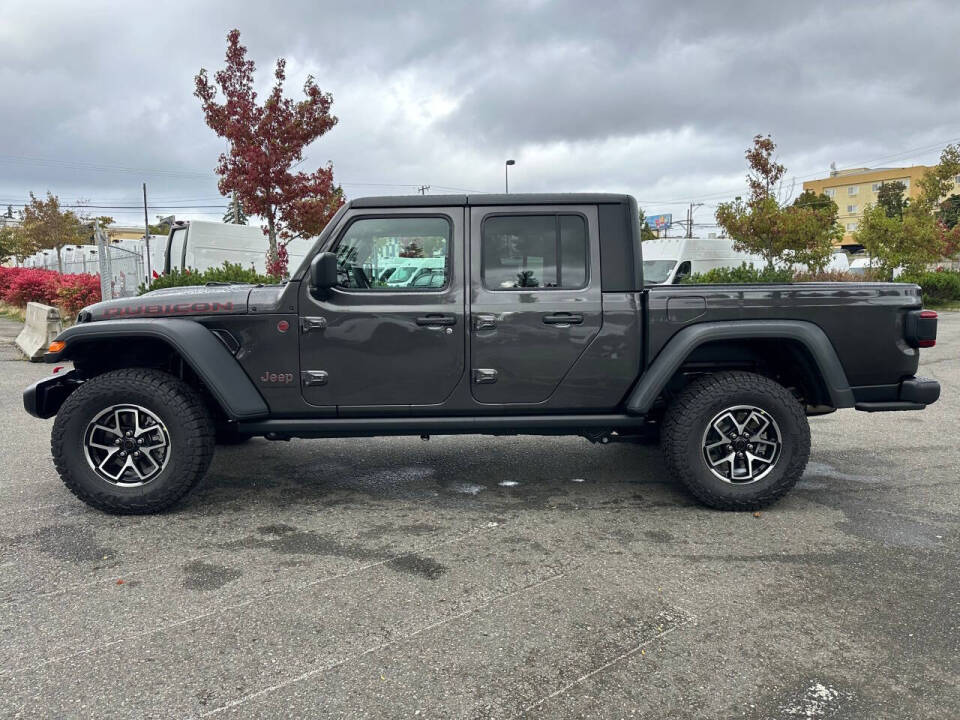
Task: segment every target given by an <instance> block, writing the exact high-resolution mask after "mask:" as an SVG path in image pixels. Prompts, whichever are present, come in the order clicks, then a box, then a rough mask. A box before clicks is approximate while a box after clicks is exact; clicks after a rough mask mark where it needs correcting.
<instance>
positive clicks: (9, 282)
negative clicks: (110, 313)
mask: <svg viewBox="0 0 960 720" xmlns="http://www.w3.org/2000/svg"><path fill="white" fill-rule="evenodd" d="M0 300H2V301H3V302H6V303H9V304H10V305H15V306H16V307H20V308H23V307H26V306H27V303H29V302H38V303H43V304H44V305H55V306H57V307H59V308H60V309H61V310H62V311H63V314H64V316H65V317H67V318H69V317H71V316H73V315H75V314H76V313H77V312H79V311H80V309H81V308H82V307H84V306H86V305H90V304H91V303H95V302H99V301H100V278H99V277H97V276H96V275H89V274H77V275H60V274H59V273H57V272H54V271H53V270H43V269H40V268H22V267H17V268H0Z"/></svg>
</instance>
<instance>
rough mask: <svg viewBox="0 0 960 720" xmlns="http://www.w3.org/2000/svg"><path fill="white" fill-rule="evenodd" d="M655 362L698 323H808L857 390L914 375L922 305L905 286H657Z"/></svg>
mask: <svg viewBox="0 0 960 720" xmlns="http://www.w3.org/2000/svg"><path fill="white" fill-rule="evenodd" d="M647 305H648V343H647V351H648V354H647V358H648V361H650V360H653V359H654V358H656V356H657V354H658V353H659V352H660V350H661V349H662V348H663V347H664V345H665V344H666V343H667V341H668V340H670V338H671V337H673V336H674V335H675V334H676V333H677V332H678V331H680V330H681V329H683V328H684V327H686V326H688V325H690V324H692V323H701V322H718V321H730V320H803V321H807V322H811V323H814V324H815V325H818V326H819V327H820V328H821V329H822V330H823V331H824V332H825V333H826V334H827V337H828V338H829V339H830V342H831V343H832V344H833V346H834V349H835V350H836V352H837V355H838V356H839V358H840V360H841V362H842V364H843V369H844V371H845V372H846V375H847V379H848V380H849V382H850V385H851V387H852V388H853V389H854V392H855V393H857V394H858V395H864V396H866V395H868V394H869V391H867V390H864V388H867V387H871V386H882V385H883V384H884V383H890V382H891V380H892V379H894V378H896V377H909V376H911V375H914V374H915V373H916V371H917V366H918V364H919V358H920V356H919V352H918V351H917V350H916V349H915V348H912V347H910V346H909V345H907V343H906V342H904V340H903V338H904V320H905V317H906V313H907V312H908V311H910V310H917V309H919V308H920V307H921V306H922V298H921V295H920V288H919V287H918V286H916V285H909V284H905V283H876V282H864V283H849V282H843V283H829V282H826V283H783V284H762V285H761V284H756V285H753V284H750V285H655V286H651V287H650V288H648V293H647Z"/></svg>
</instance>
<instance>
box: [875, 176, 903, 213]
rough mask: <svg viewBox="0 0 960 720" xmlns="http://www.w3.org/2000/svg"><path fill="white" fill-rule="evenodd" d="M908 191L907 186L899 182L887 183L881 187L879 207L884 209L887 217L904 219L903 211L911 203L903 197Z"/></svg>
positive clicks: (878, 198)
mask: <svg viewBox="0 0 960 720" xmlns="http://www.w3.org/2000/svg"><path fill="white" fill-rule="evenodd" d="M906 190H907V186H906V185H904V184H903V183H902V182H900V181H899V180H894V181H893V182H885V183H883V184H882V185H881V186H880V191H879V192H878V193H877V205H879V206H880V207H882V208H883V210H884V212H885V213H886V214H887V217H889V218H892V217H895V218H901V219H902V218H903V210H904V208H906V207H907V203H908V202H909V201H908V200H907V199H906V198H904V196H903V194H904V192H906Z"/></svg>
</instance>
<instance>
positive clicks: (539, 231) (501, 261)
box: [481, 214, 589, 290]
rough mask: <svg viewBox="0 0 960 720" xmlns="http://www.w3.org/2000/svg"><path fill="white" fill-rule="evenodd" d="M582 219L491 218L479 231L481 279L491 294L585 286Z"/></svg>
mask: <svg viewBox="0 0 960 720" xmlns="http://www.w3.org/2000/svg"><path fill="white" fill-rule="evenodd" d="M587 250H588V248H587V224H586V220H585V219H584V218H583V216H582V215H572V214H556V215H553V214H551V215H493V216H489V217H487V218H486V219H484V221H483V225H482V227H481V254H482V267H481V277H482V281H483V286H484V287H485V288H487V289H488V290H527V289H543V290H577V289H580V288H583V287H585V286H586V285H587V279H588V270H589V267H588V265H589V264H588V261H587Z"/></svg>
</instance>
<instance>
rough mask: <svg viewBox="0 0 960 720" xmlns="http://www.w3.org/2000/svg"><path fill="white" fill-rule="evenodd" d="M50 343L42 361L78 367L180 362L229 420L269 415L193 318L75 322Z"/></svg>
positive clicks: (238, 369) (231, 358)
mask: <svg viewBox="0 0 960 720" xmlns="http://www.w3.org/2000/svg"><path fill="white" fill-rule="evenodd" d="M56 339H57V340H58V341H62V342H63V343H65V345H64V347H63V349H62V350H60V351H59V352H55V353H47V354H46V355H45V358H44V359H45V360H46V362H48V363H56V362H61V361H64V360H71V361H74V362H75V364H77V365H79V366H83V365H86V366H87V367H92V368H99V369H102V370H112V369H118V368H121V367H130V366H143V365H146V366H151V365H157V364H158V361H162V360H164V359H165V358H167V357H173V358H176V359H179V360H182V361H183V363H184V365H185V366H186V367H188V368H189V369H190V371H191V372H192V373H193V374H194V375H195V376H196V378H197V379H198V380H199V382H200V383H202V385H203V388H204V389H205V390H206V391H207V392H208V393H209V395H210V397H211V399H212V400H213V401H214V402H215V403H216V405H217V406H219V408H220V410H222V411H223V413H224V415H225V416H226V417H228V418H229V419H231V420H253V419H257V418H262V417H265V416H266V415H268V414H269V409H268V407H267V404H266V402H265V401H264V399H263V397H262V396H261V395H260V392H259V391H258V390H257V388H256V386H255V385H254V384H253V382H252V381H251V380H250V378H249V377H248V376H247V374H246V373H245V372H244V371H243V368H241V367H240V364H239V363H238V362H237V360H236V358H235V357H234V356H233V355H232V354H231V352H230V351H229V350H228V349H227V348H226V347H225V346H224V344H223V343H222V342H221V341H220V340H219V339H218V338H217V337H216V336H215V335H214V334H213V333H212V332H211V331H210V330H208V329H207V328H205V327H204V326H203V325H201V324H199V323H197V322H194V321H193V320H185V319H179V318H155V319H149V320H107V321H101V322H93V323H81V324H79V325H74V326H72V327H70V328H67V329H66V330H64V331H63V332H62V333H61V334H60V335H58V336H57V338H56ZM65 398H66V396H64V397H63V398H61V399H60V402H61V403H62V401H63V400H64V399H65ZM50 409H52V408H48V409H47V410H48V411H49V410H50Z"/></svg>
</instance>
